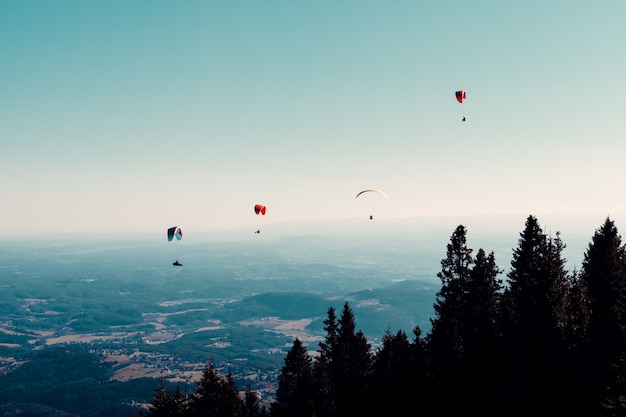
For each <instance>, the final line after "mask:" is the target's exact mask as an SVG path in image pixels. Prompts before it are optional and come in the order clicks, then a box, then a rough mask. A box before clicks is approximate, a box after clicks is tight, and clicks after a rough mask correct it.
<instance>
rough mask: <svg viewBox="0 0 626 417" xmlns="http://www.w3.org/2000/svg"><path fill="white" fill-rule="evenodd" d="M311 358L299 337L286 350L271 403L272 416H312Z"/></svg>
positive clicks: (313, 413)
mask: <svg viewBox="0 0 626 417" xmlns="http://www.w3.org/2000/svg"><path fill="white" fill-rule="evenodd" d="M311 365H312V360H311V357H310V356H309V354H308V352H307V350H306V348H305V346H304V345H303V344H302V342H301V341H300V339H298V338H296V339H295V340H294V342H293V346H292V347H291V349H290V350H289V352H287V356H286V357H285V365H284V366H283V368H282V370H281V372H280V375H279V376H278V389H277V390H276V401H275V402H274V403H272V406H271V414H272V416H273V417H291V416H293V417H296V416H301V417H312V416H314V415H315V412H314V411H315V410H314V404H313V394H314V391H313V371H312V368H311Z"/></svg>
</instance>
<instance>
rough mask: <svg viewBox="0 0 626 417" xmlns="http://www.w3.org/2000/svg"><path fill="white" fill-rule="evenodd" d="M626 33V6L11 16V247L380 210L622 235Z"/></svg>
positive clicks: (619, 1) (4, 127) (245, 7)
mask: <svg viewBox="0 0 626 417" xmlns="http://www.w3.org/2000/svg"><path fill="white" fill-rule="evenodd" d="M624 16H626V2H624V1H623V0H615V1H605V0H594V1H575V0H574V1H572V0H563V1H560V0H559V1H557V0H554V1H546V0H541V1H534V0H524V1H499V0H494V1H430V2H425V1H416V0H412V1H389V2H383V1H364V0H358V1H357V0H355V1H337V0H333V1H325V0H321V1H309V2H298V1H259V0H255V1H127V0H124V1H78V0H76V1H8V0H7V1H0V57H1V65H0V143H1V145H0V146H1V148H0V161H1V164H0V181H1V182H0V192H2V209H1V216H0V236H3V235H4V236H7V235H12V234H14V233H48V232H50V233H59V232H63V231H69V232H101V231H105V232H114V231H117V230H126V231H153V230H164V228H166V227H168V226H170V225H174V224H177V225H179V226H181V227H182V228H183V230H185V231H186V232H187V233H189V232H193V231H200V230H202V231H211V230H224V229H230V228H238V227H246V226H248V225H253V226H255V227H256V226H257V225H260V224H264V223H268V224H269V223H272V222H283V221H293V220H312V219H342V218H346V219H352V218H362V217H363V216H365V215H368V214H370V213H371V212H376V213H377V216H378V217H381V218H396V217H399V218H406V217H422V216H439V215H445V216H453V217H454V216H468V215H476V214H488V215H489V214H519V215H520V229H521V227H522V226H523V221H524V219H525V216H526V215H528V214H534V215H537V216H538V217H539V219H540V221H541V216H542V215H548V214H554V213H565V214H578V213H586V214H588V215H591V216H592V217H593V216H596V215H597V219H598V220H597V226H600V224H601V222H602V220H603V218H604V217H605V216H607V215H611V216H612V217H614V218H615V219H616V221H617V226H618V228H619V227H620V223H619V221H620V219H623V221H625V222H626V216H624V213H626V192H624V187H623V186H624V183H625V179H624V159H625V156H626V82H625V80H624V75H625V74H626V24H624ZM457 89H465V90H466V91H467V100H466V102H465V103H464V104H458V103H457V102H456V100H455V98H454V91H455V90H457ZM463 116H466V117H467V121H466V122H464V123H463V122H461V119H462V117H463ZM365 188H380V189H382V190H384V191H385V192H386V193H387V194H388V195H389V201H382V200H380V201H378V200H375V199H374V198H370V199H363V200H361V199H360V198H359V200H355V199H354V196H355V195H356V193H357V192H359V191H360V190H362V189H365ZM370 197H374V196H370ZM255 203H262V204H265V205H267V207H268V212H267V215H266V216H265V217H264V218H259V217H257V216H255V215H254V212H253V205H254V204H255ZM620 216H621V217H620ZM557 226H558V225H557ZM623 227H626V224H624V226H623ZM592 232H593V230H590V231H589V235H590V236H591V234H592Z"/></svg>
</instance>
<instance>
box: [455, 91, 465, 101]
mask: <svg viewBox="0 0 626 417" xmlns="http://www.w3.org/2000/svg"><path fill="white" fill-rule="evenodd" d="M454 95H455V96H456V101H458V102H459V103H461V104H463V100H465V99H466V98H467V93H466V92H465V90H457V91H456V92H455V93H454Z"/></svg>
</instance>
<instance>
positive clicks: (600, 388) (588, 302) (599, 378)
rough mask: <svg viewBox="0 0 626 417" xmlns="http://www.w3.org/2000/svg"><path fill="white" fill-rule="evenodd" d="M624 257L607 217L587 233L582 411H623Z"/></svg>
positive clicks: (625, 394)
mask: <svg viewBox="0 0 626 417" xmlns="http://www.w3.org/2000/svg"><path fill="white" fill-rule="evenodd" d="M625 262H626V259H625V250H624V246H622V240H621V236H620V235H619V233H618V231H617V228H616V227H615V224H614V222H613V221H612V220H610V218H607V219H606V220H605V222H604V223H603V224H602V226H601V227H600V228H599V229H598V230H596V232H595V234H594V235H593V237H592V241H591V243H590V244H589V247H588V249H587V251H586V253H585V257H584V260H583V264H582V271H581V275H580V282H581V286H582V288H583V290H582V292H583V293H584V295H585V298H584V301H585V303H584V305H583V306H584V311H585V312H586V314H587V320H586V324H587V328H586V332H585V336H584V343H583V346H582V348H581V350H582V354H581V359H582V361H581V362H580V363H581V364H583V366H584V368H583V370H582V372H581V375H582V378H581V381H580V384H581V386H582V387H584V391H585V392H586V393H585V394H584V396H582V397H580V398H584V399H586V400H587V401H585V403H584V404H581V409H582V410H584V411H583V412H585V413H586V414H587V415H603V416H604V415H607V416H608V415H624V412H625V410H626V404H625V403H626V385H625V384H624V379H625V376H626V364H625V363H624V359H625V358H624V356H625V355H626V265H625ZM581 304H582V303H581ZM581 394H583V393H582V392H581ZM616 410H621V414H620V413H619V412H617V413H616Z"/></svg>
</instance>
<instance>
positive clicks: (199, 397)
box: [189, 360, 243, 417]
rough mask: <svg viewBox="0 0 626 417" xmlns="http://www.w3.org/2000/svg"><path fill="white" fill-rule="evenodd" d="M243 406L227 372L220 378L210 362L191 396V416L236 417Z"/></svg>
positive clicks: (232, 380)
mask: <svg viewBox="0 0 626 417" xmlns="http://www.w3.org/2000/svg"><path fill="white" fill-rule="evenodd" d="M242 407H243V404H242V400H241V399H240V398H239V392H238V390H237V386H236V384H235V381H234V379H233V377H232V374H231V373H230V372H229V373H228V374H227V376H226V377H223V376H221V375H220V374H219V373H218V371H217V369H216V368H215V364H214V363H213V361H212V360H211V361H210V362H209V364H208V365H207V366H206V367H205V368H204V370H203V371H202V376H201V378H200V381H199V382H198V385H197V387H196V389H195V391H194V393H193V394H192V396H191V400H190V414H189V415H191V416H203V417H238V416H239V415H240V414H241V410H242Z"/></svg>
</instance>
